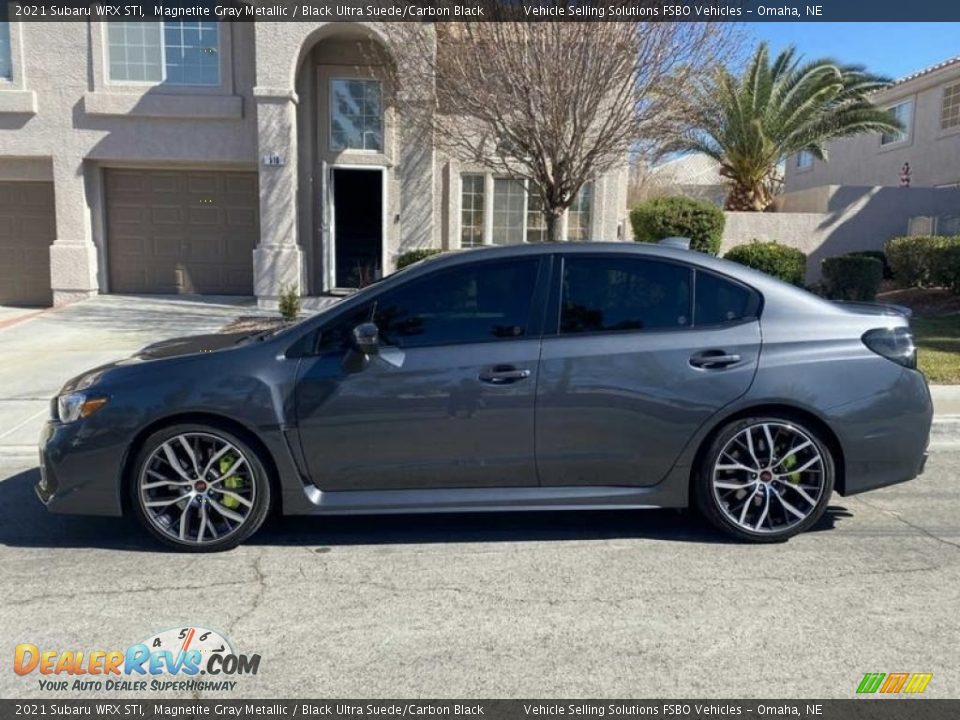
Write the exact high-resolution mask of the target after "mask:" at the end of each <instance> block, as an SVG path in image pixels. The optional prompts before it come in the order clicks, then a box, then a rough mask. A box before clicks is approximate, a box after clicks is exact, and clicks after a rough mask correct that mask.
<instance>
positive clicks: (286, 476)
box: [37, 243, 932, 551]
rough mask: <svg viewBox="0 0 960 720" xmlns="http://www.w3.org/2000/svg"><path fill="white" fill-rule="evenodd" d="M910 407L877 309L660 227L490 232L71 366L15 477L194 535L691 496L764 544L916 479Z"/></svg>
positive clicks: (903, 335) (64, 503) (917, 411)
mask: <svg viewBox="0 0 960 720" xmlns="http://www.w3.org/2000/svg"><path fill="white" fill-rule="evenodd" d="M931 418H932V406H931V401H930V394H929V392H928V389H927V385H926V382H925V380H924V377H923V375H922V374H921V373H920V372H919V371H918V370H917V368H916V350H915V348H914V344H913V337H912V335H911V332H910V327H909V321H908V318H907V317H906V316H905V315H904V314H902V313H900V312H899V311H897V310H896V309H894V308H890V307H884V306H880V305H867V304H862V305H857V304H840V303H832V302H828V301H826V300H823V299H821V298H819V297H816V296H814V295H812V294H810V293H808V292H806V291H804V290H801V289H799V288H795V287H792V286H790V285H786V284H783V283H781V282H779V281H777V280H775V279H773V278H771V277H769V276H767V275H763V274H761V273H757V272H754V271H752V270H749V269H747V268H744V267H742V266H740V265H736V264H733V263H730V262H726V261H724V260H720V259H717V258H714V257H710V256H707V255H704V254H701V253H697V252H693V251H690V250H685V249H683V248H680V247H675V246H669V245H659V246H658V245H643V244H636V243H585V244H560V245H555V244H547V245H537V246H533V245H530V246H519V247H498V248H488V249H479V250H471V251H466V252H460V253H450V254H446V255H443V256H440V257H436V258H432V259H429V260H426V261H422V262H420V263H417V264H416V265H414V266H411V267H409V268H407V269H404V270H402V271H400V272H398V273H396V274H394V275H392V276H390V277H388V278H386V279H384V280H382V281H380V282H378V283H376V284H374V285H372V286H370V287H368V288H365V289H364V290H361V291H360V292H358V293H356V294H354V295H352V296H351V297H349V298H348V299H346V300H344V301H342V302H341V303H339V304H337V305H336V306H334V307H332V308H331V309H329V310H327V311H325V312H323V313H321V314H319V315H316V316H314V317H311V318H309V319H307V320H304V321H302V322H300V323H298V324H294V325H291V326H288V327H285V328H282V329H280V330H278V331H276V332H267V333H260V334H255V335H212V336H201V337H192V338H183V339H179V340H173V341H168V342H164V343H159V344H157V345H152V346H150V347H147V348H145V349H144V350H142V351H141V352H139V353H138V354H136V355H135V356H134V357H131V358H129V359H126V360H123V361H120V362H116V363H112V364H110V365H106V366H103V367H99V368H96V369H94V370H91V371H89V372H87V373H84V374H83V375H81V376H79V377H77V378H74V379H73V380H70V381H69V382H68V383H67V384H66V385H65V386H64V388H63V390H62V391H61V392H60V394H59V395H58V397H57V398H55V399H54V401H53V402H52V404H51V417H50V419H49V422H48V423H47V425H46V428H45V430H44V432H43V436H42V438H41V443H40V454H41V458H42V478H41V480H40V482H39V483H38V485H37V494H38V496H39V497H40V499H41V500H42V501H43V502H44V503H45V504H46V505H47V507H48V508H49V509H50V510H51V511H54V512H64V513H88V514H99V515H116V516H118V515H121V514H124V513H132V514H133V515H134V516H136V517H137V518H138V519H139V521H140V522H141V523H142V525H143V526H144V528H146V530H147V531H149V532H150V533H151V534H153V535H154V536H155V537H156V538H158V539H159V540H161V541H163V542H165V543H167V544H169V545H172V546H174V547H175V548H178V549H181V550H193V551H212V550H223V549H227V548H231V547H233V546H235V545H237V544H238V543H240V542H242V541H244V540H245V539H247V538H249V537H250V536H251V535H252V534H253V533H254V532H255V531H256V530H257V528H259V527H260V525H261V524H262V523H263V521H264V519H265V518H266V517H267V515H268V513H270V512H271V511H277V512H280V513H283V514H310V515H334V514H366V513H423V512H447V511H451V512H465V511H498V512H499V511H506V510H577V509H588V508H589V509H602V508H653V507H659V508H663V507H686V506H688V505H694V506H696V507H697V508H699V510H700V511H701V512H702V513H703V514H704V515H705V516H706V518H707V519H708V520H709V521H711V522H712V523H713V524H714V525H716V526H717V527H718V528H720V529H721V530H723V531H724V532H726V533H728V534H730V535H732V536H734V537H735V538H738V539H740V540H745V541H753V542H773V541H782V540H785V539H787V538H789V537H791V536H792V535H794V534H796V533H799V532H802V531H804V530H806V529H808V528H810V527H811V526H812V525H814V524H815V523H816V522H817V520H818V519H819V518H820V516H821V515H822V514H823V512H824V510H825V509H826V506H827V503H828V502H829V500H830V496H831V494H832V493H833V492H834V491H836V492H838V493H839V494H841V495H851V494H854V493H860V492H864V491H865V490H870V489H873V488H877V487H882V486H885V485H891V484H893V483H899V482H903V481H906V480H910V479H911V478H914V477H916V476H917V475H918V474H919V473H920V472H922V470H923V465H924V461H925V458H926V447H927V441H928V435H929V431H930V423H931ZM642 521H643V519H642V517H641V516H639V515H638V517H637V522H642Z"/></svg>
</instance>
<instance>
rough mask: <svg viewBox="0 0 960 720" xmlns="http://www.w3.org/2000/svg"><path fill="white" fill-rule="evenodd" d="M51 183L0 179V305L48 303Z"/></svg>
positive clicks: (53, 227)
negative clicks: (3, 180) (2, 180)
mask: <svg viewBox="0 0 960 720" xmlns="http://www.w3.org/2000/svg"><path fill="white" fill-rule="evenodd" d="M55 236H56V223H55V222H54V208H53V183H47V182H0V305H49V304H50V303H51V302H52V300H53V294H52V293H51V291H50V244H51V243H52V242H53V240H54V238H55Z"/></svg>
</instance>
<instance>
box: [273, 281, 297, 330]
mask: <svg viewBox="0 0 960 720" xmlns="http://www.w3.org/2000/svg"><path fill="white" fill-rule="evenodd" d="M278 304H279V306H280V315H282V316H283V319H284V320H286V321H288V322H293V321H294V320H296V319H297V315H299V314H300V290H298V289H297V286H296V285H284V286H283V287H282V288H280V297H279V298H278Z"/></svg>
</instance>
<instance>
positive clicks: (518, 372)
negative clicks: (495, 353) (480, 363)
mask: <svg viewBox="0 0 960 720" xmlns="http://www.w3.org/2000/svg"><path fill="white" fill-rule="evenodd" d="M528 377H530V371H529V370H526V369H518V368H515V367H514V366H513V365H497V366H496V367H494V368H493V369H491V370H484V371H483V372H481V373H480V382H485V383H490V384H491V385H509V384H510V383H515V382H517V381H518V380H526V379H527V378H528Z"/></svg>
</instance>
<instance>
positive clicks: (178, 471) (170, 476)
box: [130, 425, 270, 552]
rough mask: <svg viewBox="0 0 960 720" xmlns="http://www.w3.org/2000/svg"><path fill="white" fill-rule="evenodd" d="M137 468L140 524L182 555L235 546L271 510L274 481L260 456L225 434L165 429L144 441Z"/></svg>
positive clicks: (200, 428)
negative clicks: (183, 551) (271, 488)
mask: <svg viewBox="0 0 960 720" xmlns="http://www.w3.org/2000/svg"><path fill="white" fill-rule="evenodd" d="M134 467H135V470H134V473H135V475H134V476H133V478H131V482H130V491H131V500H132V505H133V507H134V511H135V513H136V516H137V519H138V520H139V521H140V523H141V524H142V525H143V526H144V527H145V528H146V529H147V531H148V532H150V534H152V535H153V536H154V537H156V538H157V539H158V540H160V541H161V542H163V543H166V544H167V545H170V546H172V547H175V548H177V549H178V550H185V551H188V552H214V551H217V550H228V549H230V548H233V547H236V546H237V545H239V544H240V543H241V542H243V541H244V540H246V539H247V538H248V537H250V536H251V535H252V534H253V533H254V532H256V530H257V529H258V528H259V527H260V525H262V524H263V521H264V519H265V518H266V516H267V511H268V509H269V507H270V482H269V479H268V477H267V472H266V469H265V468H264V465H263V463H262V462H261V460H260V458H259V457H258V456H257V453H256V452H255V451H254V450H253V449H252V448H251V447H250V446H249V445H247V443H245V442H244V441H243V440H242V439H241V438H239V437H237V436H236V435H234V434H232V433H230V432H227V431H225V430H221V429H219V428H213V427H209V426H205V425H173V426H171V427H167V428H164V429H162V430H159V431H158V432H155V433H154V434H153V435H151V436H150V437H148V438H147V440H146V442H144V444H143V447H142V448H141V450H140V452H139V454H138V456H137V460H136V462H135V465H134Z"/></svg>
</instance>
